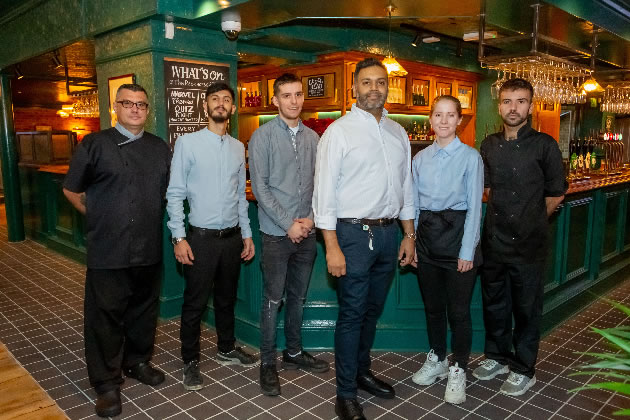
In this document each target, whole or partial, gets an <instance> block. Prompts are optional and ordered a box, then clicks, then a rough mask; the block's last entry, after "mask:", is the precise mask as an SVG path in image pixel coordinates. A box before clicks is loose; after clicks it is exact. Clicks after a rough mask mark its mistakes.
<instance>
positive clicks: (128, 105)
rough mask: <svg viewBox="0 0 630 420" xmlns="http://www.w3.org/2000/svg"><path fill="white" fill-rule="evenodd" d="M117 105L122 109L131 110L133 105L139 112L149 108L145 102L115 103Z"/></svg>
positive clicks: (125, 101)
mask: <svg viewBox="0 0 630 420" xmlns="http://www.w3.org/2000/svg"><path fill="white" fill-rule="evenodd" d="M116 103H117V104H121V105H122V106H123V108H133V106H134V105H135V106H136V108H138V109H139V110H140V111H144V110H146V109H147V108H148V107H149V104H148V103H146V102H131V101H127V100H124V101H116Z"/></svg>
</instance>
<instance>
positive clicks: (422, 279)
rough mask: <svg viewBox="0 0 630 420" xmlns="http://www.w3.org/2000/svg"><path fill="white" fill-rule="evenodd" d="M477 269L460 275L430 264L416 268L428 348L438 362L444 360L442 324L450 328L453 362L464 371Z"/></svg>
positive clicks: (419, 265)
mask: <svg viewBox="0 0 630 420" xmlns="http://www.w3.org/2000/svg"><path fill="white" fill-rule="evenodd" d="M476 278H477V268H476V267H475V268H472V269H471V270H469V271H467V272H465V273H460V272H458V271H457V270H453V269H447V268H442V267H438V266H436V265H433V264H428V263H419V264H418V284H419V285H420V290H421V291H422V300H423V301H424V313H425V316H426V319H427V333H428V335H429V345H430V346H431V348H432V349H433V351H434V352H435V354H436V355H437V357H438V359H439V360H444V358H445V357H446V320H447V318H448V323H449V325H450V327H451V349H452V350H453V357H454V359H455V360H454V362H456V363H457V364H458V365H459V367H460V368H462V369H466V367H467V366H468V358H469V357H470V348H471V346H472V321H471V319H470V300H471V299H472V294H473V289H474V287H475V280H476Z"/></svg>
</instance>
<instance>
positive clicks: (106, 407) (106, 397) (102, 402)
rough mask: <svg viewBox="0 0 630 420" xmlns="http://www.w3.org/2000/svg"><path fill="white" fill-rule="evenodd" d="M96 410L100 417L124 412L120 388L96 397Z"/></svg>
mask: <svg viewBox="0 0 630 420" xmlns="http://www.w3.org/2000/svg"><path fill="white" fill-rule="evenodd" d="M94 411H96V415H97V416H99V417H114V416H117V415H119V414H120V413H121V412H122V404H121V402H120V389H119V388H116V389H112V390H110V391H106V392H104V393H102V394H98V396H97V397H96V405H95V406H94Z"/></svg>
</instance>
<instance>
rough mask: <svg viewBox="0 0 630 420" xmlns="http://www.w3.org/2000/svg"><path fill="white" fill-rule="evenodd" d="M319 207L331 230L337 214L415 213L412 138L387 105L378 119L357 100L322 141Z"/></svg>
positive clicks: (319, 222) (322, 223) (322, 222)
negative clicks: (391, 113)
mask: <svg viewBox="0 0 630 420" xmlns="http://www.w3.org/2000/svg"><path fill="white" fill-rule="evenodd" d="M313 212H314V215H315V225H316V226H317V227H318V228H320V229H326V230H335V229H336V226H337V218H361V219H363V218H365V219H379V218H400V219H401V220H411V219H413V218H414V216H415V210H414V201H413V183H412V177H411V148H410V145H409V139H408V137H407V133H406V132H405V130H404V129H403V128H402V127H401V126H400V124H398V123H396V122H394V121H392V120H390V119H389V118H387V110H385V109H383V115H382V117H381V120H380V121H376V119H375V118H374V116H373V115H372V114H370V113H368V112H366V111H364V110H362V109H360V108H358V107H357V106H356V104H353V105H352V110H351V112H349V113H347V114H346V115H344V116H343V117H341V118H339V119H338V120H337V121H335V122H334V123H332V124H331V125H330V126H329V127H328V129H327V130H326V132H325V133H324V135H323V136H322V138H321V140H320V142H319V145H318V147H317V162H316V164H315V189H314V192H313Z"/></svg>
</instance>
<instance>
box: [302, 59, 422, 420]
mask: <svg viewBox="0 0 630 420" xmlns="http://www.w3.org/2000/svg"><path fill="white" fill-rule="evenodd" d="M353 89H354V93H355V96H356V97H357V102H356V104H354V105H352V110H351V112H349V113H347V114H346V115H345V116H343V117H341V118H340V119H338V120H337V121H335V122H334V123H333V124H331V125H330V127H329V128H328V129H327V130H326V132H325V133H324V135H323V136H322V138H321V140H320V142H319V146H318V150H317V161H316V167H315V190H314V193H313V211H314V214H315V225H316V226H317V227H318V228H319V229H321V230H322V234H323V237H324V241H325V244H326V262H327V264H328V271H329V272H330V274H332V275H333V276H335V277H339V280H338V282H337V297H338V300H339V315H338V318H337V325H336V328H335V367H336V375H337V401H336V404H335V411H336V413H337V415H338V416H339V418H340V419H342V420H346V419H347V420H360V419H365V417H364V416H363V411H362V409H361V406H360V405H359V403H358V402H357V399H356V395H357V388H358V389H362V390H364V391H367V392H369V393H371V394H373V395H376V396H378V397H381V398H394V396H395V392H394V389H393V387H392V386H391V385H389V384H387V383H386V382H384V381H382V380H380V379H378V378H376V377H375V376H374V375H373V374H372V372H371V371H370V349H371V347H372V344H373V343H374V336H375V333H376V323H377V321H378V318H379V317H380V315H381V313H382V311H383V306H384V304H385V299H386V297H387V292H388V291H389V286H390V284H391V280H392V278H393V274H394V271H395V270H396V262H397V260H400V264H401V265H407V264H411V263H412V262H413V259H414V246H415V244H414V243H415V233H414V226H413V219H414V215H415V213H414V211H415V210H414V203H413V189H412V177H411V150H410V146H409V140H408V137H407V134H406V132H405V130H404V129H403V128H402V127H401V126H400V125H399V124H398V123H396V122H394V121H392V120H390V119H389V118H387V110H385V109H384V107H383V106H384V105H385V100H386V98H387V90H388V81H387V71H386V69H385V67H384V66H383V64H382V63H381V62H380V61H378V60H376V59H374V58H367V59H365V60H363V61H361V62H359V63H357V66H356V69H355V73H354V85H353ZM397 218H398V219H400V221H401V224H402V228H403V233H404V237H403V240H402V242H401V244H400V248H399V246H398V232H399V228H398V223H395V219H397Z"/></svg>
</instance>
